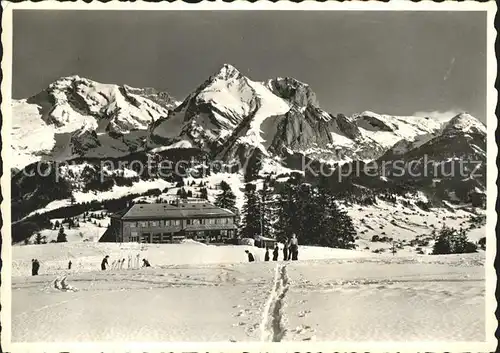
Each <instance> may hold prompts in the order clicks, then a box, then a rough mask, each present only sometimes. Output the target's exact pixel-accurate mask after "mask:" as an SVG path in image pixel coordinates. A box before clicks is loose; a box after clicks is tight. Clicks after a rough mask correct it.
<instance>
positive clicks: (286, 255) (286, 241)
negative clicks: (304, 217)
mask: <svg viewBox="0 0 500 353" xmlns="http://www.w3.org/2000/svg"><path fill="white" fill-rule="evenodd" d="M287 260H288V238H286V239H285V241H284V242H283V261H287Z"/></svg>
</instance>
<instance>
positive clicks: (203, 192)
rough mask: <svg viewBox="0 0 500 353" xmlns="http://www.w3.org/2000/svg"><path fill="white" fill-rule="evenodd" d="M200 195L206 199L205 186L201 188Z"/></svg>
mask: <svg viewBox="0 0 500 353" xmlns="http://www.w3.org/2000/svg"><path fill="white" fill-rule="evenodd" d="M200 197H201V198H202V199H204V200H208V192H207V188H202V189H201V190H200Z"/></svg>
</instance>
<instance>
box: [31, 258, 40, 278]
mask: <svg viewBox="0 0 500 353" xmlns="http://www.w3.org/2000/svg"><path fill="white" fill-rule="evenodd" d="M39 269H40V263H39V262H38V260H37V259H32V260H31V275H32V276H38V270H39Z"/></svg>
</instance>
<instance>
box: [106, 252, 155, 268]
mask: <svg viewBox="0 0 500 353" xmlns="http://www.w3.org/2000/svg"><path fill="white" fill-rule="evenodd" d="M108 259H109V255H106V256H105V257H104V258H103V259H102V261H101V270H102V271H105V270H107V269H113V270H121V269H123V266H124V265H125V258H122V259H118V260H114V261H113V262H112V263H111V266H110V265H109V263H108ZM139 259H140V254H137V255H136V257H135V261H134V263H133V264H132V262H133V261H132V255H129V256H128V268H132V267H135V268H138V267H139V263H140V261H139ZM132 265H134V266H132ZM142 267H151V264H150V263H149V261H148V260H147V259H142Z"/></svg>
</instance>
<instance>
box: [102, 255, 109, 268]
mask: <svg viewBox="0 0 500 353" xmlns="http://www.w3.org/2000/svg"><path fill="white" fill-rule="evenodd" d="M108 258H109V256H108V255H106V256H105V257H104V259H102V262H101V270H103V271H104V270H106V267H107V266H108Z"/></svg>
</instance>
